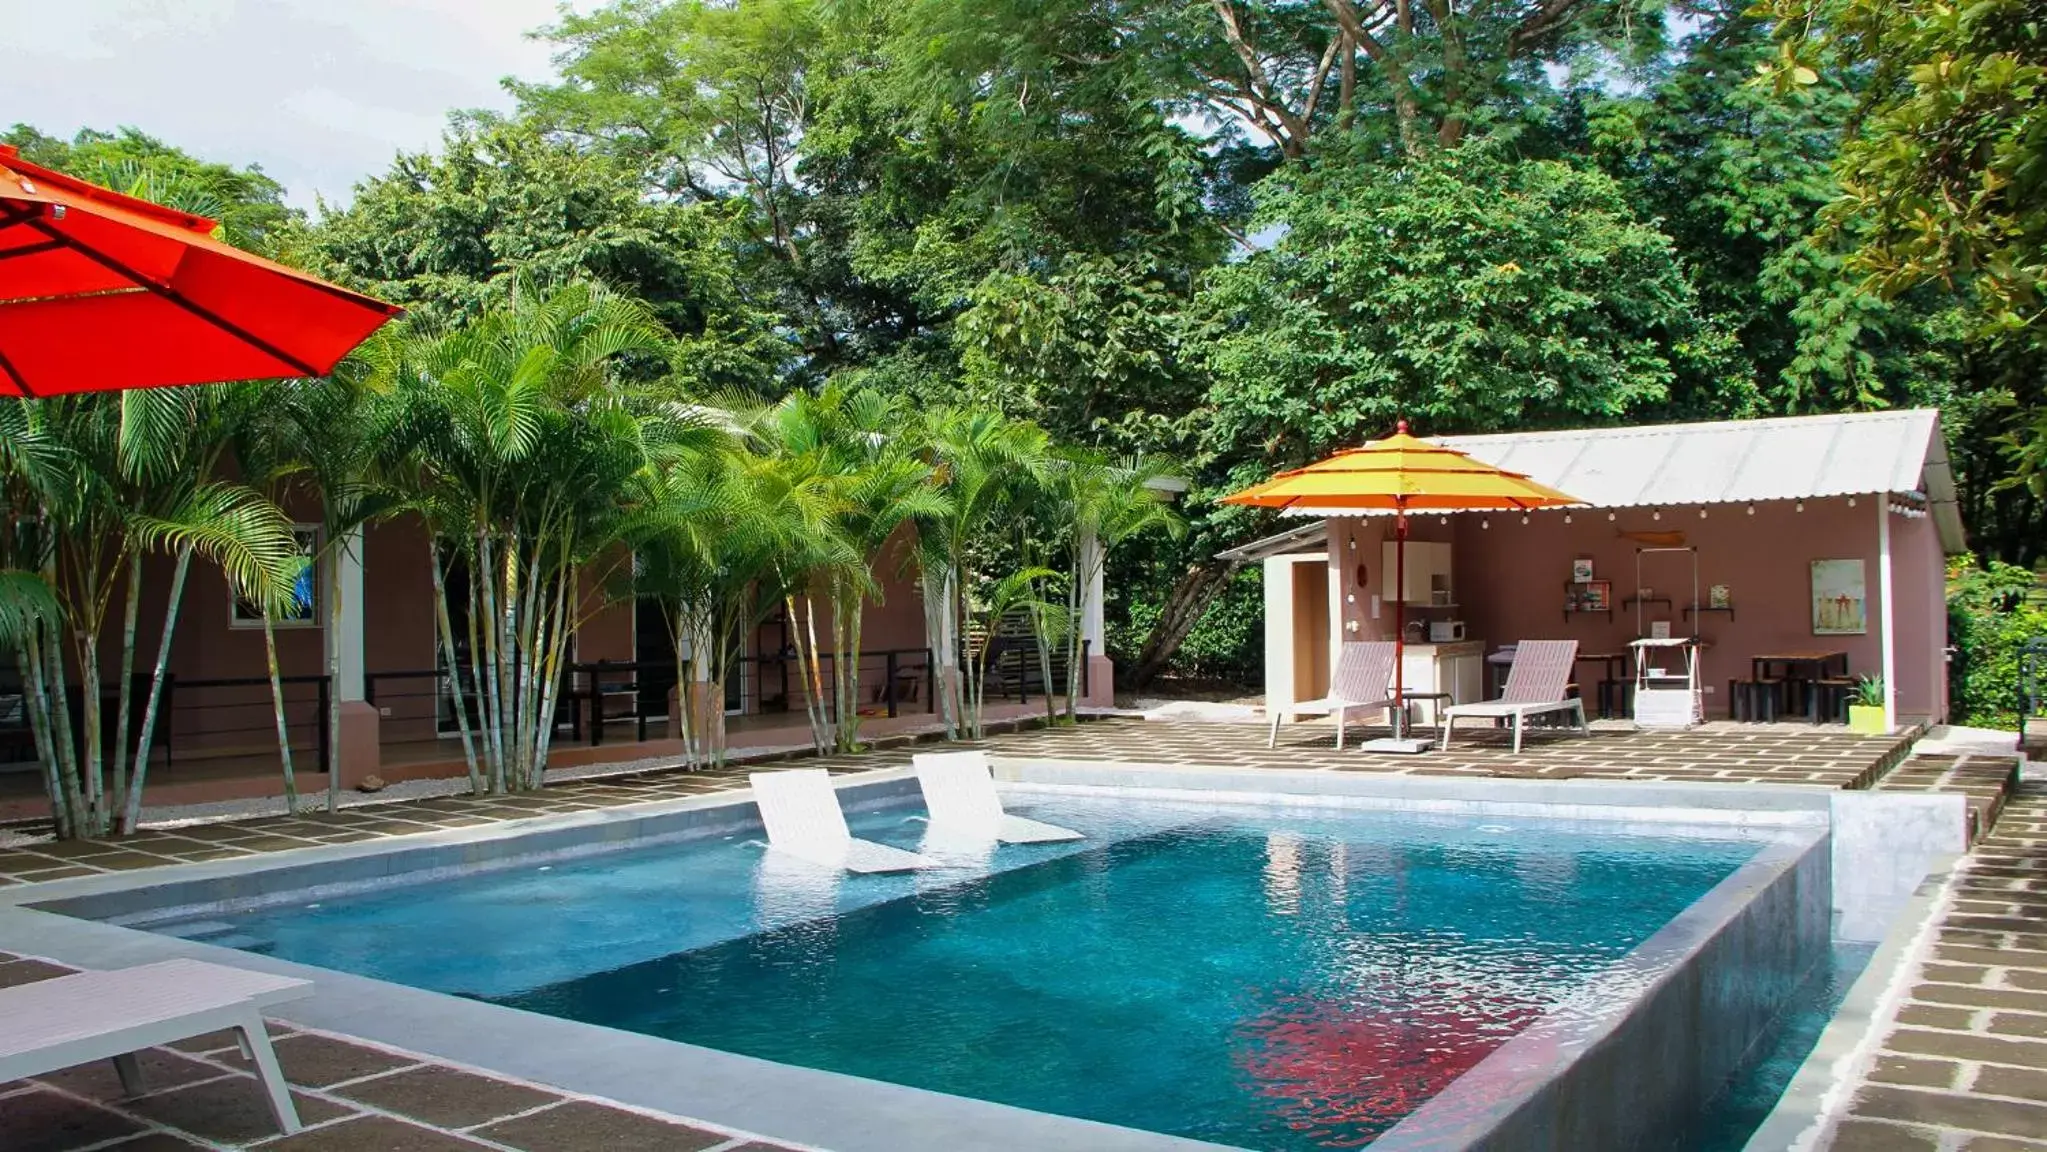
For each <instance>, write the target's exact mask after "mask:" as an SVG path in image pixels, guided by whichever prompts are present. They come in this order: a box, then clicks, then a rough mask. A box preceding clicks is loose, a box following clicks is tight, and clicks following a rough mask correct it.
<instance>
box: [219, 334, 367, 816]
mask: <svg viewBox="0 0 2047 1152" xmlns="http://www.w3.org/2000/svg"><path fill="white" fill-rule="evenodd" d="M392 346H393V345H392V343H391V342H389V341H378V342H377V343H376V344H375V346H373V347H370V348H367V349H365V350H364V351H363V352H361V353H360V354H358V355H357V356H353V357H350V358H349V359H348V360H346V361H343V363H342V364H341V366H340V367H338V368H337V369H336V371H335V374H334V375H333V377H331V378H328V379H297V380H282V381H278V382H276V383H275V384H273V385H271V386H269V387H268V388H266V389H264V393H265V396H264V402H263V404H262V405H261V408H260V411H259V412H258V414H257V415H256V418H255V419H253V420H251V421H250V422H249V423H248V424H247V425H246V426H245V428H244V430H243V432H242V434H241V435H239V436H238V437H237V455H238V456H239V458H240V460H241V464H242V474H243V475H244V476H247V477H249V478H250V479H251V480H252V481H256V482H259V483H261V484H262V485H263V486H264V487H267V488H270V489H272V490H274V491H275V492H276V493H277V494H278V495H280V496H281V495H282V494H283V493H284V492H286V491H293V490H295V491H297V492H299V493H301V494H303V495H305V496H307V497H309V498H313V499H316V500H317V501H318V504H319V508H320V530H319V540H318V544H317V547H316V549H315V551H314V552H313V554H312V555H311V556H310V557H308V563H310V564H311V565H312V568H313V571H314V572H315V573H316V574H317V575H318V576H319V577H320V579H321V584H320V590H319V592H318V593H317V594H316V595H315V596H314V597H313V600H314V601H315V603H316V604H317V605H318V606H319V608H320V609H321V610H322V611H323V612H324V613H325V616H326V620H325V622H324V623H325V633H326V636H327V644H326V662H327V679H328V683H329V684H330V685H332V686H333V687H334V689H335V690H334V691H332V692H330V693H329V694H328V698H327V714H326V715H325V716H322V717H320V718H319V721H318V722H319V723H322V724H325V725H326V726H327V748H328V754H329V757H330V759H331V760H332V761H333V762H332V763H330V764H329V766H328V767H329V769H330V770H329V771H328V773H327V810H328V811H329V812H332V811H335V810H336V809H337V808H338V807H340V802H341V772H340V757H341V752H342V747H341V740H342V737H341V706H342V700H341V693H340V691H339V688H340V682H341V643H340V637H341V632H342V616H341V613H342V603H341V572H342V568H343V564H344V560H345V557H346V555H347V553H348V552H349V550H350V549H352V548H353V547H354V546H355V545H356V543H357V542H358V540H359V538H360V534H361V530H362V529H363V528H364V527H365V526H366V525H368V524H369V523H370V522H371V521H373V520H377V519H380V518H383V517H386V516H388V515H390V514H392V513H393V512H394V511H395V510H396V509H398V508H399V507H400V506H401V504H402V502H403V501H402V496H401V492H400V490H399V489H398V488H396V487H394V486H393V485H392V484H390V483H387V482H385V477H384V475H383V464H384V462H385V461H384V459H383V457H384V456H385V455H386V451H387V450H386V445H388V444H389V443H390V442H391V440H392V437H393V436H394V435H395V431H396V430H395V428H394V427H393V425H394V423H395V422H396V420H397V419H398V417H399V415H400V413H399V408H398V405H397V404H396V403H394V402H392V401H391V399H390V398H389V397H388V396H387V395H385V394H383V393H380V392H378V391H376V384H377V383H378V381H379V380H380V379H381V378H380V377H379V376H378V374H377V373H376V371H375V370H374V368H373V367H372V365H373V364H374V363H376V361H377V358H378V357H379V356H381V355H386V354H388V353H389V351H390V350H391V348H392ZM270 615H271V614H270V613H268V612H266V613H265V620H264V633H265V635H264V643H265V646H266V649H274V646H275V642H274V640H273V639H272V638H271V636H270V631H271V629H270ZM272 663H273V665H274V663H275V661H274V659H273V660H272ZM271 681H272V702H273V704H274V706H275V707H276V710H277V730H278V737H279V749H278V751H279V755H280V756H281V757H283V759H284V762H285V764H286V774H287V776H289V774H290V769H289V765H290V758H291V748H290V745H289V743H288V741H287V738H286V736H285V725H284V697H283V692H282V690H281V688H280V687H279V686H278V682H277V677H276V675H275V669H274V667H273V669H272V677H271Z"/></svg>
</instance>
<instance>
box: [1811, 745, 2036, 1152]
mask: <svg viewBox="0 0 2047 1152" xmlns="http://www.w3.org/2000/svg"><path fill="white" fill-rule="evenodd" d="M1922 759H1934V758H1927V757H1915V758H1914V759H1913V760H1911V761H1907V762H1906V769H1911V768H1919V769H1924V770H1925V771H1924V774H1923V775H1924V776H1930V777H1939V778H1943V779H1947V780H1949V781H1951V782H1954V783H1957V784H1959V785H1960V790H1963V791H1967V792H1969V794H1970V796H1971V810H1972V811H1979V810H1980V811H1981V812H1982V813H1983V817H1984V819H1985V820H1986V821H1990V822H1994V823H1992V824H1987V825H1986V832H1987V834H1986V835H1985V836H1984V837H1983V838H1982V839H1981V840H1980V841H1978V843H1977V844H1976V847H1975V850H1974V851H1973V852H1971V853H1970V855H1969V857H1968V859H1966V860H1965V861H1963V863H1962V865H1961V867H1960V869H1959V870H1958V873H1957V876H1956V879H1955V884H1954V887H1953V890H1952V895H1953V900H1952V904H1951V906H1950V907H1949V908H1948V909H1947V911H1946V912H1945V914H1944V915H1943V917H1942V919H1941V922H1940V923H1939V925H1938V926H1937V927H1936V928H1935V930H1934V935H1933V938H1932V942H1931V947H1930V949H1929V952H1928V954H1927V955H1926V956H1925V957H1924V958H1922V959H1921V960H1920V961H1918V962H1917V964H1916V966H1915V968H1914V970H1913V971H1912V972H1910V973H1907V974H1905V979H1906V981H1907V983H1906V986H1905V987H1906V992H1905V997H1904V999H1903V1001H1902V1003H1900V1004H1899V1005H1898V1007H1897V1008H1896V1010H1895V1012H1894V1013H1893V1014H1892V1017H1891V1019H1890V1020H1889V1021H1888V1022H1886V1023H1885V1024H1883V1025H1881V1026H1882V1027H1885V1028H1887V1031H1885V1032H1884V1033H1883V1036H1882V1040H1881V1042H1880V1049H1881V1050H1880V1051H1879V1052H1878V1054H1877V1056H1876V1058H1875V1064H1874V1066H1873V1067H1872V1068H1871V1069H1870V1070H1869V1071H1868V1073H1867V1075H1866V1079H1865V1082H1864V1083H1863V1084H1862V1085H1861V1087H1860V1088H1859V1089H1858V1090H1857V1091H1856V1092H1855V1093H1854V1094H1853V1095H1852V1097H1850V1099H1849V1101H1848V1104H1847V1108H1846V1115H1845V1117H1844V1118H1843V1119H1842V1121H1841V1123H1840V1124H1839V1126H1838V1127H1837V1128H1836V1129H1835V1130H1834V1132H1833V1134H1832V1144H1831V1147H1833V1148H1834V1149H1838V1150H1840V1152H1860V1150H1862V1149H1868V1148H1926V1149H1941V1150H1943V1152H1945V1150H1948V1149H1967V1150H1973V1152H1997V1150H2012V1152H2016V1150H2019V1149H2033V1150H2036V1152H2037V1150H2042V1149H2047V783H2042V782H2039V781H2032V782H2028V783H2025V784H2021V785H2018V786H2017V787H2016V788H2015V789H2014V790H2013V791H2011V793H2010V794H2009V796H2008V797H1999V798H1996V799H1992V798H1989V797H1987V796H1984V797H1981V799H1982V801H1983V802H1982V804H1981V805H1980V808H1979V805H1978V803H1977V801H1978V799H1979V797H1978V794H1977V793H1978V792H1979V791H1981V790H1982V785H1981V783H1980V781H1981V779H1983V778H1988V777H1999V778H2002V774H2003V773H2004V772H2005V771H2006V770H2007V769H2008V768H2009V764H2008V763H2004V764H1996V765H1992V766H1987V767H1985V768H1983V769H1982V771H1981V772H1980V773H1978V774H1976V776H1975V778H1974V779H1971V778H1970V776H1969V775H1968V769H1969V766H1968V765H1967V764H1954V763H1946V764H1939V763H1934V764H1925V765H1921V764H1918V763H1917V762H1918V761H1919V760H1922ZM1940 759H1945V760H1950V761H1951V760H1953V759H1954V758H1952V757H1948V758H1940ZM1964 759H1967V758H1964ZM1906 769H1901V770H1900V771H1905V770H1906ZM1958 777H1959V779H1958ZM1888 783H1889V782H1888V781H1886V784H1888ZM1925 783H1927V781H1926V780H1925V779H1924V778H1921V779H1917V780H1915V779H1909V778H1908V779H1907V780H1905V781H1903V782H1901V786H1905V787H1918V786H1921V785H1923V784H1925Z"/></svg>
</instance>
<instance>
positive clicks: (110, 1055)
mask: <svg viewBox="0 0 2047 1152" xmlns="http://www.w3.org/2000/svg"><path fill="white" fill-rule="evenodd" d="M312 991H313V985H312V982H311V981H309V980H294V979H292V978H291V977H288V976H272V975H270V974H269V973H267V972H250V971H248V970H246V969H243V968H229V967H227V966H226V965H222V964H208V963H206V962H205V961H203V960H165V961H162V962H161V963H157V964H144V965H142V966H140V967H137V968H121V969H116V970H114V971H111V972H79V973H76V974H74V975H71V976H57V977H54V978H52V979H49V980H38V981H36V982H35V983H33V984H23V985H20V986H19V987H15V988H0V1083H5V1082H7V1081H9V1080H19V1079H21V1078H23V1077H27V1076H40V1075H42V1074H43V1073H45V1072H55V1071H56V1070H58V1069H60V1068H70V1067H73V1066H75V1065H79V1064H88V1063H91V1062H92V1061H94V1060H108V1059H111V1060H112V1061H113V1062H114V1071H115V1072H116V1073H118V1074H119V1075H120V1077H121V1089H122V1091H125V1092H127V1093H128V1094H129V1095H130V1096H139V1095H141V1094H142V1092H143V1091H145V1086H144V1085H143V1083H142V1067H141V1065H140V1064H139V1063H138V1062H137V1061H136V1059H135V1053H137V1052H139V1051H141V1050H142V1049H144V1048H153V1047H155V1046H157V1045H159V1044H169V1043H171V1042H172V1041H174V1040H185V1039H189V1038H191V1037H193V1036H201V1035H204V1034H205V1033H208V1032H216V1031H219V1030H221V1029H223V1028H232V1029H234V1030H235V1031H236V1032H237V1033H239V1034H240V1037H241V1042H242V1051H243V1052H245V1053H247V1054H248V1057H249V1061H250V1063H252V1064H254V1065H255V1066H256V1076H257V1078H258V1079H259V1080H260V1081H262V1084H263V1091H264V1093H265V1095H266V1096H267V1097H268V1099H269V1104H270V1115H271V1116H272V1117H274V1118H275V1119H276V1120H277V1126H278V1127H279V1128H281V1129H283V1130H284V1132H285V1133H286V1134H287V1135H288V1134H290V1133H293V1132H296V1131H298V1130H299V1115H298V1110H297V1109H296V1108H294V1107H292V1103H291V1090H290V1088H288V1087H286V1085H285V1081H284V1073H283V1072H282V1071H280V1070H279V1069H278V1067H277V1054H276V1052H274V1051H273V1050H272V1049H271V1047H270V1034H269V1033H268V1032H265V1031H264V1030H263V1009H265V1008H268V1007H270V1006H271V1005H273V1004H282V1003H284V1002H285V1001H287V1000H298V999H301V998H303V997H306V996H309V995H311V994H312Z"/></svg>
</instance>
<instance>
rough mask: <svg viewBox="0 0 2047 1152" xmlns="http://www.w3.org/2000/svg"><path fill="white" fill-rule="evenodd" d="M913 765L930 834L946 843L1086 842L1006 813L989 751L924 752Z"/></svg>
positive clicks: (1078, 836) (1074, 834) (1055, 827)
mask: <svg viewBox="0 0 2047 1152" xmlns="http://www.w3.org/2000/svg"><path fill="white" fill-rule="evenodd" d="M910 760H911V763H913V764H915V765H916V766H917V786H918V787H919V788H922V789H923V790H924V810H925V811H927V812H929V813H930V814H931V830H932V831H933V832H934V833H937V834H939V835H940V836H942V837H944V838H946V839H954V840H957V839H973V840H1000V841H1001V842H1002V843H1004V844H1047V843H1051V842H1053V841H1058V840H1081V839H1085V837H1083V836H1082V835H1081V834H1080V833H1078V832H1075V831H1073V830H1072V829H1069V828H1061V827H1059V826H1058V825H1055V824H1044V823H1040V822H1039V821H1036V820H1026V819H1025V818H1023V817H1022V816H1011V815H1009V814H1008V813H1006V812H1004V811H1003V810H1002V797H1000V796H998V795H996V793H995V777H994V776H993V775H991V774H990V772H989V768H988V754H987V753H986V752H920V753H918V754H917V755H915V756H912V757H911V758H910Z"/></svg>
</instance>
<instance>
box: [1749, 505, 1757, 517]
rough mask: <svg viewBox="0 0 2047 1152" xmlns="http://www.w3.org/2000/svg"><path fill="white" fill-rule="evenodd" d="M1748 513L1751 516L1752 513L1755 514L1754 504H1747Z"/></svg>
mask: <svg viewBox="0 0 2047 1152" xmlns="http://www.w3.org/2000/svg"><path fill="white" fill-rule="evenodd" d="M1748 514H1749V515H1751V516H1753V515H1755V514H1756V506H1755V505H1753V504H1751V505H1749V506H1748Z"/></svg>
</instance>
